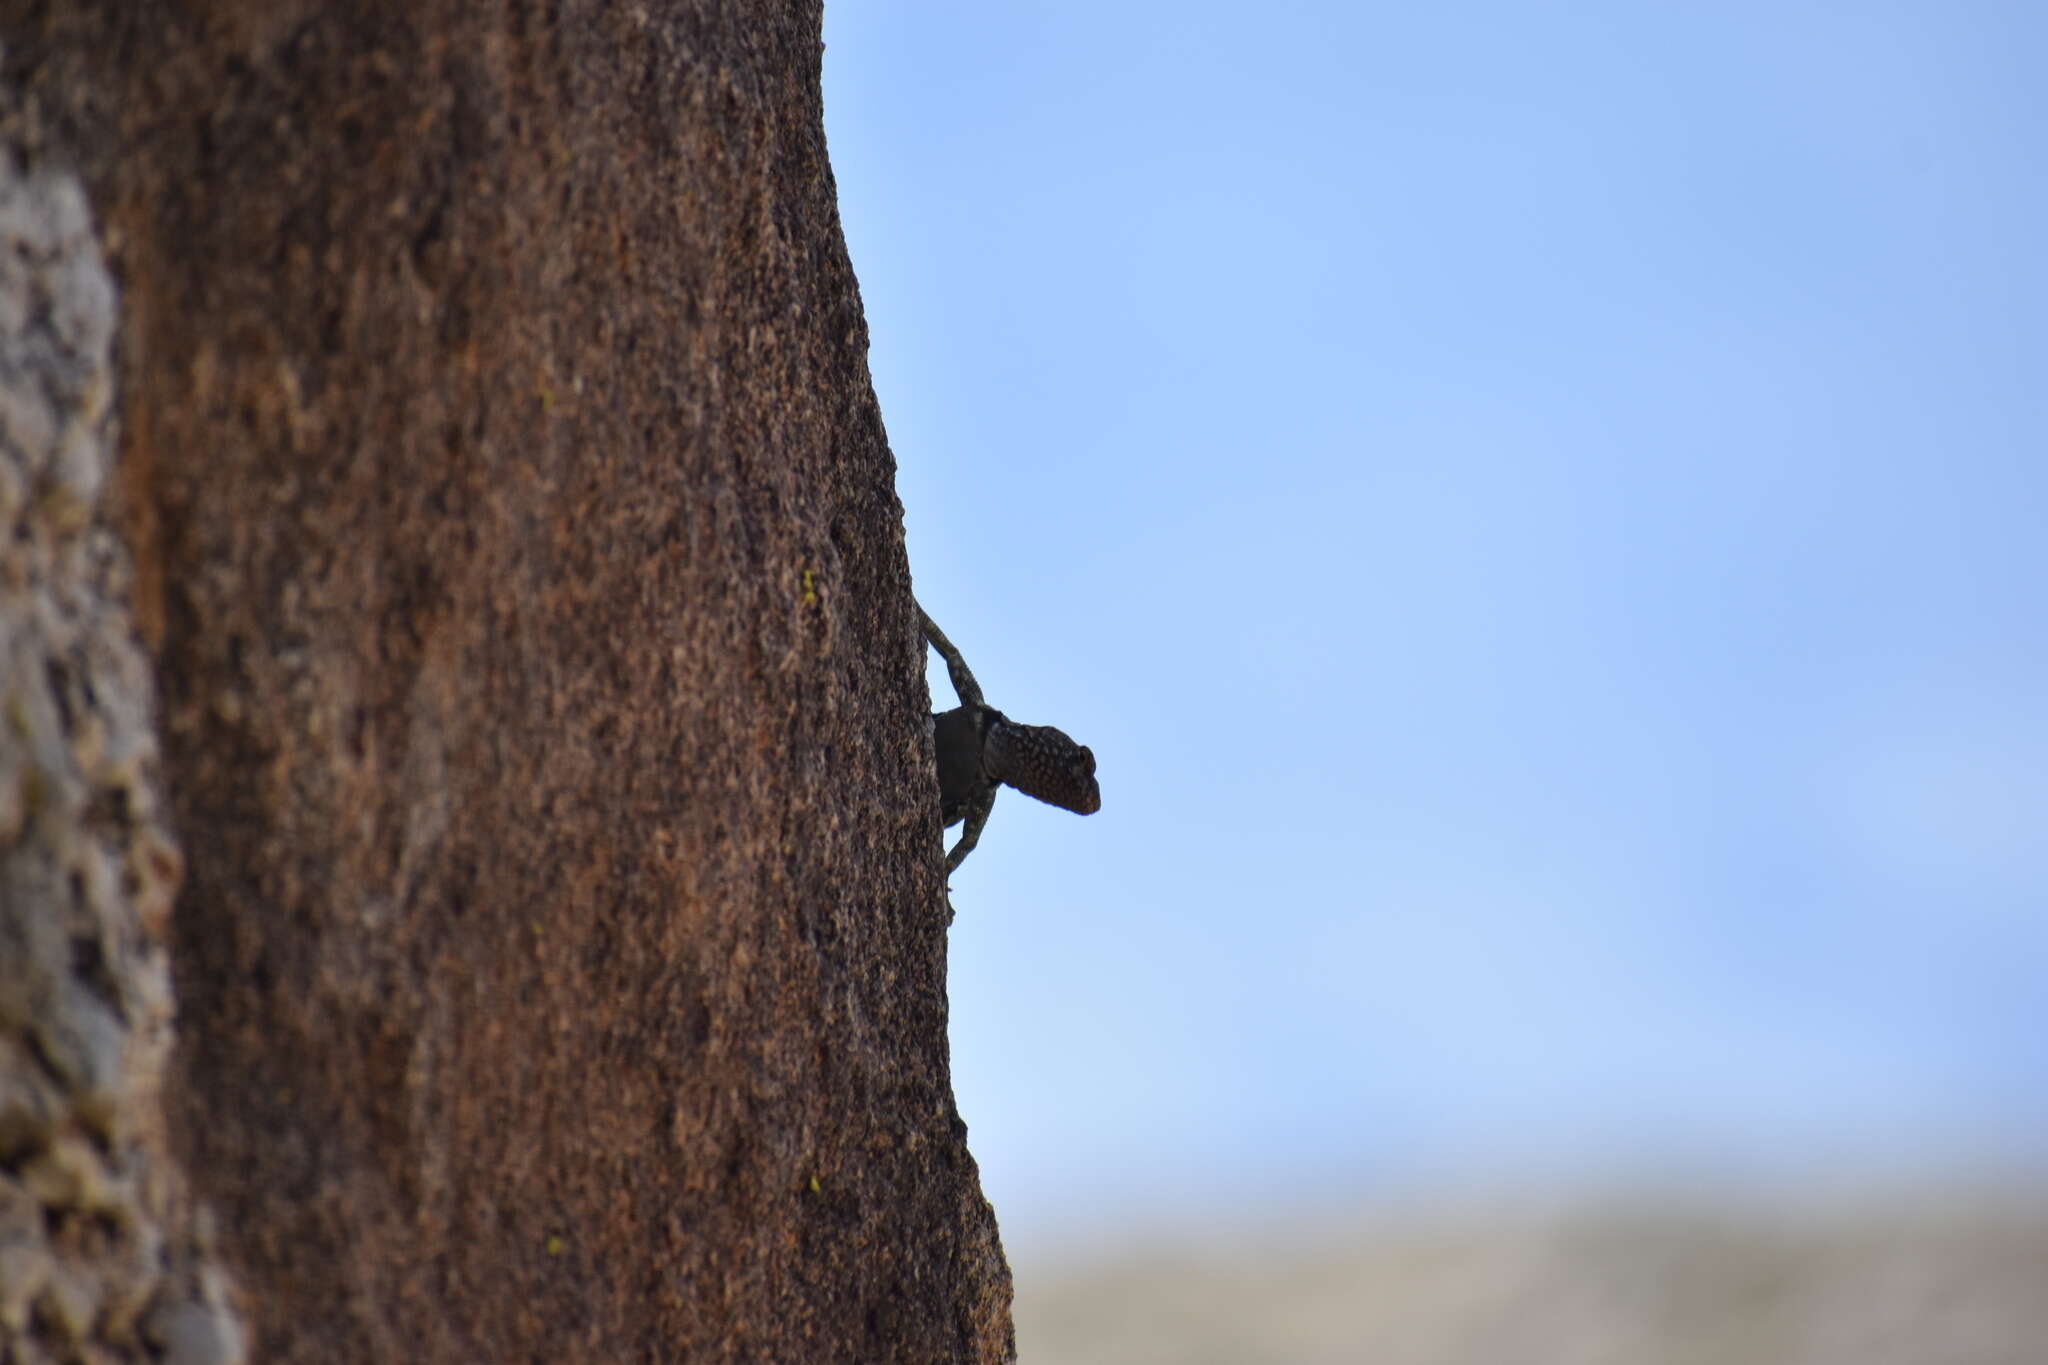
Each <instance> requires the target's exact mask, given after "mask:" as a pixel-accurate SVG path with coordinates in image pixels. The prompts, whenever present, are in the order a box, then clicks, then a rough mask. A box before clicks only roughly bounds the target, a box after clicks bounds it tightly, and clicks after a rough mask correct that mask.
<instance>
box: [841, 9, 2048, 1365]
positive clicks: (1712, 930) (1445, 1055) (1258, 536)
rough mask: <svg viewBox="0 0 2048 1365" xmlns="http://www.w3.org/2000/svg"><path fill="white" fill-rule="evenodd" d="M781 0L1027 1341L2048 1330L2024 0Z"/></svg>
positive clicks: (991, 1189)
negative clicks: (861, 344)
mask: <svg viewBox="0 0 2048 1365" xmlns="http://www.w3.org/2000/svg"><path fill="white" fill-rule="evenodd" d="M825 27H826V42H827V50H826V53H825V89H826V120H827V126H828V129H829V133H830V138H831V153H832V161H833V168H834V171H835V173H836V176H837V179H838V184H839V193H840V202H841V207H842V211H843V213H844V216H845V224H846V233H847V238H848V241H849V244H850V246H851V249H852V254H853V261H854V266H855V268H856V270H857V271H858V273H859V276H860V280H861V285H862V290H863V294H864V297H865V302H866V308H867V317H868V322H869V326H870V328H871V330H872V335H873V352H872V363H873V369H874V375H875V384H876V388H877V391H878V393H879V395H880V398H881V402H882V410H883V413H884V415H885V417H886V418H887V421H888V425H889V432H890V436H891V440H892V444H893V446H894V449H895V453H896V458H897V460H898V462H899V466H900V477H899V484H898V486H899V490H900V492H901V495H902V498H903V503H904V509H905V515H906V518H907V523H908V528H909V538H910V554H911V564H912V568H913V572H914V574H915V578H916V584H917V590H918V594H919V596H920V598H921V599H922V601H923V603H924V605H925V606H926V607H927V608H928V609H929V610H930V611H931V612H932V614H933V616H934V617H935V618H936V619H937V620H938V621H939V623H940V624H941V625H942V626H943V627H944V628H945V629H946V631H947V632H948V633H949V634H950V635H951V636H952V638H953V639H954V641H955V642H956V643H958V644H959V645H960V647H961V648H962V650H963V651H964V653H965V654H966V657H967V659H968V661H969V662H970V663H971V664H972V666H973V668H974V670H975V672H976V674H977V675H978V677H979V679H980V681H981V682H982V685H983V686H984V688H985V689H986V690H987V692H988V694H989V699H990V701H991V702H992V703H993V704H995V705H997V706H1000V707H1002V708H1003V709H1004V710H1006V711H1007V712H1008V713H1009V714H1010V715H1012V716H1013V717H1015V718H1016V719H1019V720H1024V721H1029V722H1034V723H1047V724H1056V725H1059V726H1060V727H1062V728H1064V729H1066V730H1067V731H1069V732H1070V733H1071V734H1073V735H1074V736H1075V737H1076V738H1078V739H1080V740H1082V741H1083V742H1085V743H1087V744H1089V745H1091V746H1092V747H1093V748H1094V750H1095V752H1096V755H1097V758H1098V761H1099V764H1100V776H1101V781H1102V790H1103V802H1104V804H1103V809H1102V812H1101V813H1100V814H1098V815H1096V816H1093V817H1090V818H1088V819H1086V820H1082V819H1078V818H1076V817H1074V816H1072V815H1070V814H1067V813H1065V812H1063V811H1059V810H1055V809H1052V808H1050V807H1047V806H1041V805H1038V804H1036V803H1034V802H1032V801H1031V800H1029V799H1028V798H1025V797H1023V796H1021V795H1019V794H1016V793H1007V794H1006V795H1005V796H1004V797H1003V799H1002V800H1001V801H999V802H998V804H997V808H996V811H995V814H994V816H993V818H992V820H991V822H990V825H989V829H988V832H987V834H986V836H985V837H984V839H983V842H982V844H981V847H980V849H979V850H978V851H977V852H976V853H975V854H974V856H973V857H972V858H970V859H969V860H968V861H967V863H966V864H965V866H964V867H963V868H962V869H961V870H960V871H959V873H958V874H956V875H955V876H954V878H953V883H952V884H953V902H954V905H955V907H956V909H957V910H958V912H959V918H958V920H957V921H956V922H955V924H954V925H953V928H952V931H951V973H952V976H951V999H952V1045H953V1065H954V1080H955V1085H956V1089H957V1093H958V1095H959V1099H960V1106H961V1110H962V1113H963V1115H964V1117H965V1118H966V1120H967V1122H968V1124H969V1126H970V1130H971V1134H970V1141H971V1144H972V1147H973V1150H974V1152H975V1155H976V1157H977V1158H978V1159H979V1161H980V1164H981V1172H982V1179H983V1183H984V1186H985V1188H986V1189H987V1191H988V1193H989V1195H990V1197H991V1199H992V1200H993V1201H994V1203H995V1206H996V1209H997V1213H998V1215H999V1218H1000V1220H1001V1224H1002V1227H1003V1232H1004V1237H1005V1241H1006V1243H1007V1245H1008V1247H1009V1249H1010V1252H1011V1255H1012V1260H1013V1262H1014V1263H1015V1265H1016V1267H1017V1287H1018V1316H1019V1323H1020V1334H1021V1335H1020V1343H1021V1348H1022V1353H1023V1359H1024V1361H1025V1362H1026V1363H1027V1365H1050V1362H1053V1361H1056V1360H1075V1361H1079V1360H1096V1359H1101V1360H1124V1361H1136V1360H1147V1359H1154V1358H1156V1359H1161V1360H1167V1359H1174V1360H1197V1359H1204V1360H1206V1359H1217V1360H1234V1361H1258V1360H1269V1359H1270V1360H1275V1361H1280V1360H1287V1361H1308V1360H1314V1361H1323V1360H1350V1359H1365V1358H1370V1359H1373V1360H1380V1361H1397V1360H1418V1361H1420V1360H1432V1361H1434V1360H1443V1361H1450V1360H1465V1359H1472V1360H1488V1361H1504V1360H1506V1361H1513V1360H1524V1359H1526V1360H1538V1359H1543V1360H1547V1359H1553V1358H1554V1359H1559V1360H1572V1361H1593V1360H1604V1359H1609V1358H1613V1359H1616V1360H1629V1361H1637V1362H1642V1361H1650V1360H1662V1359H1672V1360H1679V1359H1683V1360H1688V1361H1693V1360H1697V1361H1708V1360H1720V1359H1724V1358H1726V1359H1731V1360H1737V1359H1747V1360H1794V1359H1797V1360H1806V1359H1812V1360H1816V1361H1818V1360H1837V1359H1840V1360H1882V1359H1891V1358H1893V1357H1891V1356H1887V1355H1885V1354H1883V1352H1882V1351H1880V1350H1878V1349H1876V1347H1874V1346H1873V1345H1872V1343H1873V1342H1876V1341H1879V1340H1882V1341H1885V1342H1890V1343H1891V1344H1892V1346H1893V1347H1894V1348H1897V1349H1899V1350H1902V1351H1903V1352H1904V1354H1901V1355H1899V1356H1897V1358H1898V1359H1901V1360H1923V1361H1927V1360H1940V1361H1956V1360H1984V1361H1993V1360H2008V1359H2009V1360H2015V1361H2022V1360H2023V1361H2033V1362H2041V1361H2048V1304H2036V1303H2034V1302H2033V1300H2037V1299H2048V1295H2044V1294H2043V1293H2042V1291H2043V1290H2044V1289H2048V1199H2044V1198H2043V1191H2044V1190H2048V1181H2044V1175H2048V387H2044V383H2043V380H2044V376H2048V245H2044V244H2048V82H2044V81H2043V79H2042V77H2041V71H2042V56H2043V53H2044V52H2048V8H2044V7H2042V6H2039V5H2033V4H2025V3H2013V4H1997V3H1969V2H1968V0H1964V2H1962V3H1943V4H1930V3H1885V2H1884V0H1878V2H1877V3H1872V4H1864V5H1857V6H1845V5H1837V4H1818V3H1799V2H1795V3H1789V4H1788V3H1785V2H1784V0H1777V2H1776V3H1772V4H1769V5H1765V4H1760V3H1759V4H1749V3H1742V2H1741V0H1734V2H1733V3H1731V2H1730V0H1718V2H1717V3H1713V4H1683V3H1681V4H1643V3H1597V2H1595V3H1581V4H1574V5H1548V4H1515V3H1484V2H1483V0H1475V2H1474V3H1465V4H1451V5H1392V4H1386V5H1383V4H1377V3H1359V2H1358V0H1349V2H1343V0H1302V2H1301V3H1277V4H1273V5H1268V6H1263V7H1258V8H1256V9H1247V8H1246V7H1244V6H1241V5H1235V4H1230V5H1226V4H1221V3H1207V0H1174V3H1164V2H1163V0H1161V2H1157V3H1155V2H1154V0H1132V2H1129V3H1121V4H1112V5H1103V4H1098V3H1084V2H1083V0H1030V2H1025V0H1017V2H1015V3H1001V2H991V3H980V4H972V5H963V4H959V3H957V2H956V0H834V2H833V3H831V4H829V5H828V6H827V7H826V19H825ZM934 662H936V661H934ZM931 678H932V688H933V697H934V700H935V703H936V704H937V705H939V706H942V707H943V706H950V705H952V704H953V701H952V693H951V689H950V688H949V687H948V686H947V683H946V681H945V676H944V672H943V670H942V669H939V668H937V667H934V669H933V671H932V675H931ZM953 833H954V834H955V835H957V831H954V832H953ZM1902 1267H1903V1268H1902ZM1986 1267H1997V1268H1998V1269H1997V1273H1990V1272H1989V1271H1988V1270H1987V1269H1986ZM1290 1277H1291V1278H1290ZM1375 1277H1376V1278H1375ZM1431 1277H1435V1278H1431ZM1425 1284H1427V1285H1430V1286H1434V1288H1429V1289H1425V1288H1421V1287H1419V1286H1423V1285H1425ZM1148 1286H1149V1288H1148ZM1318 1295H1320V1296H1321V1297H1317V1296H1318ZM1303 1296H1307V1297H1303ZM2001 1296H2002V1297H2001ZM1537 1300H1540V1301H1541V1302H1543V1303H1546V1304H1550V1305H1553V1306H1555V1305H1557V1304H1558V1303H1560V1302H1562V1303H1564V1304H1565V1305H1566V1307H1568V1308H1569V1309H1571V1311H1572V1312H1574V1313H1578V1314H1579V1316H1578V1317H1574V1318H1570V1320H1569V1322H1567V1323H1565V1325H1560V1326H1557V1327H1556V1329H1555V1332H1554V1333H1550V1334H1549V1335H1546V1332H1549V1329H1548V1328H1540V1329H1539V1328H1538V1327H1536V1326H1534V1325H1533V1322H1532V1319H1531V1317H1530V1315H1529V1313H1528V1312H1527V1311H1526V1306H1527V1304H1528V1303H1530V1302H1532V1301H1537ZM1360 1302H1369V1303H1372V1304H1376V1305H1377V1308H1375V1309H1374V1310H1373V1313H1360V1312H1358V1311H1356V1310H1353V1311H1351V1315H1350V1317H1349V1318H1347V1317H1346V1316H1345V1313H1344V1312H1342V1311H1340V1312H1339V1313H1338V1315H1337V1318H1336V1319H1333V1322H1335V1324H1336V1326H1335V1328H1333V1331H1334V1332H1335V1335H1324V1336H1318V1335H1315V1334H1314V1333H1308V1335H1303V1333H1304V1332H1305V1331H1306V1330H1307V1329H1305V1328H1304V1327H1303V1324H1304V1323H1309V1322H1314V1321H1320V1319H1318V1318H1317V1317H1316V1313H1317V1311H1318V1310H1317V1309H1316V1308H1315V1307H1314V1305H1315V1304H1318V1303H1322V1304H1326V1305H1327V1304H1328V1303H1340V1304H1343V1303H1349V1304H1354V1305H1355V1304H1357V1303H1360ZM1813 1304H1821V1305H1823V1308H1825V1307H1826V1306H1828V1305H1832V1309H1831V1310H1830V1311H1835V1312H1837V1313H1838V1314H1839V1315H1842V1324H1845V1325H1842V1327H1841V1332H1839V1333H1837V1334H1836V1335H1833V1336H1830V1335H1829V1332H1828V1330H1824V1329H1823V1328H1820V1327H1815V1326H1813V1325H1812V1324H1813V1322H1815V1321H1819V1319H1815V1318H1813V1317H1812V1316H1811V1314H1810V1311H1809V1310H1811V1312H1822V1309H1813V1308H1812V1307H1811V1306H1812V1305H1813ZM1863 1304H1867V1305H1870V1306H1869V1307H1868V1308H1858V1307H1857V1305H1863ZM1176 1305H1178V1306H1176ZM1517 1305H1521V1307H1519V1308H1518V1307H1517ZM1729 1305H1735V1306H1736V1307H1734V1308H1729V1307H1728V1306H1729ZM1742 1305H1747V1307H1743V1306H1742ZM1759 1305H1769V1311H1765V1309H1764V1308H1763V1307H1759ZM1374 1313H1377V1314H1378V1316H1374ZM1773 1313H1775V1314H1777V1315H1778V1316H1777V1317H1773V1316H1771V1314H1773ZM1432 1314H1434V1315H1435V1316H1434V1317H1432V1316H1431V1315H1432ZM1688 1315H1691V1316H1688ZM1823 1316H1824V1314H1823ZM1410 1319H1413V1320H1414V1321H1412V1322H1411V1321H1410ZM1781 1319H1782V1321H1783V1322H1784V1323H1786V1324H1790V1325H1788V1326H1786V1327H1785V1328H1784V1330H1785V1331H1786V1332H1788V1333H1790V1334H1791V1335H1790V1336H1789V1337H1787V1338H1784V1339H1782V1340H1781V1339H1779V1338H1770V1339H1769V1340H1765V1339H1764V1338H1739V1339H1731V1340H1734V1342H1735V1344H1734V1345H1732V1346H1729V1345H1727V1342H1726V1341H1724V1340H1723V1338H1722V1337H1720V1336H1715V1335H1714V1334H1712V1333H1707V1334H1705V1336H1704V1337H1703V1335H1702V1332H1701V1331H1700V1330H1698V1329H1697V1326H1696V1323H1697V1321H1712V1322H1717V1323H1723V1324H1726V1323H1730V1322H1741V1323H1743V1324H1748V1325H1751V1326H1754V1325H1756V1324H1759V1323H1764V1324H1768V1323H1773V1322H1779V1321H1780V1320H1781ZM1226 1321H1227V1322H1229V1323H1232V1324H1236V1325H1237V1326H1238V1327H1241V1328H1242V1329H1243V1331H1242V1333H1241V1334H1239V1335H1237V1336H1232V1335H1230V1334H1228V1333H1224V1332H1223V1331H1222V1329H1221V1328H1219V1327H1218V1326H1217V1325H1216V1324H1217V1323H1218V1322H1226ZM1431 1321H1435V1322H1438V1323H1439V1327H1437V1328H1432V1327H1430V1326H1428V1325H1427V1323H1428V1322H1431ZM1561 1321H1562V1320H1561ZM1830 1321H1832V1320H1830ZM1901 1322H1902V1323H1904V1324H1905V1325H1904V1326H1903V1327H1898V1326H1897V1324H1898V1323H1901ZM1447 1323H1455V1324H1456V1327H1455V1330H1453V1328H1451V1327H1448V1326H1442V1324H1447ZM1630 1323H1633V1324H1635V1325H1634V1326H1628V1325H1627V1324H1630ZM1688 1323H1693V1324H1695V1326H1693V1327H1688V1326H1686V1324H1688ZM1347 1324H1348V1325H1347ZM2001 1324H2002V1325H2001ZM1489 1325H1491V1327H1489ZM1491 1328H1498V1329H1500V1332H1501V1333H1504V1334H1497V1335H1495V1336H1492V1337H1489V1336H1487V1335H1486V1332H1487V1331H1488V1330H1491ZM1894 1328H1896V1330H1894ZM1745 1330H1748V1328H1747V1327H1746V1328H1745ZM1756 1330H1757V1331H1764V1330H1766V1329H1765V1327H1756ZM1631 1332H1634V1333H1635V1335H1633V1336H1631V1335H1630V1333H1631ZM1176 1333H1179V1334H1181V1335H1180V1336H1178V1337H1177V1336H1176V1335H1175V1334H1176ZM1603 1333H1604V1335H1603ZM1916 1333H1917V1335H1916ZM1290 1334H1291V1335H1290ZM1844 1334H1846V1335H1844ZM1859 1334H1860V1335H1859ZM1944 1334H1946V1335H1944ZM1553 1337H1555V1339H1556V1340H1557V1341H1560V1342H1564V1343H1566V1344H1565V1345H1562V1346H1557V1347H1555V1348H1554V1353H1549V1352H1553V1347H1551V1346H1548V1345H1544V1344H1543V1343H1544V1342H1549V1341H1551V1340H1552V1338H1553ZM1707 1338H1711V1340H1707ZM1176 1340H1185V1341H1186V1342H1187V1343H1188V1344H1187V1345H1185V1346H1182V1347H1173V1346H1171V1345H1170V1343H1171V1342H1173V1341H1176ZM1788 1340H1790V1341H1794V1342H1795V1344H1796V1349H1795V1347H1794V1346H1787V1345H1786V1344H1785V1341H1788ZM1679 1341H1683V1342H1688V1343H1693V1344H1692V1345H1691V1346H1688V1347H1687V1348H1686V1349H1688V1350H1691V1351H1693V1352H1694V1353H1692V1354H1683V1353H1672V1354H1652V1353H1646V1348H1645V1346H1644V1343H1645V1342H1657V1343H1663V1346H1660V1347H1659V1349H1660V1350H1661V1349H1663V1348H1664V1346H1670V1344H1671V1343H1673V1342H1679ZM1703 1341H1704V1342H1705V1344H1700V1343H1702V1342H1703ZM1844 1342H1847V1343H1848V1344H1847V1345H1844V1344H1843V1343H1844ZM1162 1343H1168V1344H1167V1345H1162ZM1504 1343H1512V1349H1505V1350H1504V1349H1503V1344H1504ZM1724 1346H1726V1354H1714V1352H1715V1351H1717V1350H1721V1349H1722V1348H1723V1347H1724ZM1672 1349H1673V1350H1674V1351H1675V1350H1676V1347H1672ZM1155 1350H1156V1351H1157V1352H1159V1353H1158V1354H1146V1352H1147V1351H1155ZM1204 1352H1206V1354H1205V1353H1204Z"/></svg>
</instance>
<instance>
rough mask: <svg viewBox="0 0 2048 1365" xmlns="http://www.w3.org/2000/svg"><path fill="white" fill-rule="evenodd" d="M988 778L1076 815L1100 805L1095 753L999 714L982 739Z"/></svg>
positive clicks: (1060, 733) (1052, 731) (1062, 734)
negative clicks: (1096, 781)
mask: <svg viewBox="0 0 2048 1365" xmlns="http://www.w3.org/2000/svg"><path fill="white" fill-rule="evenodd" d="M982 744H983V750H982V752H983V759H984V762H985V763H986V765H987V771H988V774H989V776H991V777H993V778H995V779H996V780H997V781H998V782H1004V783H1007V784H1009V785H1010V786H1012V787H1015V788H1016V789H1017V790H1018V791H1020V792H1023V793H1024V794H1025V795H1026V796H1035V797H1037V798H1038V799H1039V800H1041V801H1044V802H1046V803H1047V804H1049V805H1054V806H1058V807H1060V808H1061V809H1062V810H1070V811H1073V812H1074V813H1075V814H1076V815H1093V814H1095V812H1096V811H1099V810H1101V809H1102V790H1101V788H1099V787H1098V786H1096V784H1095V754H1094V752H1093V751H1092V750H1090V749H1089V748H1088V746H1087V745H1085V744H1076V743H1074V741H1073V740H1072V739H1070V738H1068V736H1067V734H1066V732H1065V731H1063V730H1056V729H1054V728H1053V727H1052V726H1050V725H1019V724H1018V723H1017V722H1016V721H1013V720H1010V719H1009V718H1008V717H1005V716H1002V715H1001V714H1000V713H998V714H997V715H996V717H995V719H994V720H993V722H992V723H991V724H990V725H989V728H988V733H987V736H986V737H985V738H984V740H983V741H982Z"/></svg>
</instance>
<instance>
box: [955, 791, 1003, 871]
mask: <svg viewBox="0 0 2048 1365" xmlns="http://www.w3.org/2000/svg"><path fill="white" fill-rule="evenodd" d="M995 805H996V785H995V783H993V782H991V783H988V784H987V785H986V786H984V787H983V788H982V789H981V790H980V791H977V792H976V793H974V795H973V796H972V797H971V798H970V799H969V801H968V803H967V823H966V824H965V825H963V826H961V828H960V842H959V843H957V844H955V845H953V848H952V851H951V852H949V853H948V854H946V875H947V876H949V877H950V876H952V875H953V871H954V869H956V868H958V867H959V866H960V864H961V863H963V862H965V861H967V855H968V854H970V853H972V852H974V845H975V844H976V843H977V842H978V841H979V840H980V839H981V827H982V826H983V825H985V824H987V823H988V813H989V812H990V811H992V810H994V809H995Z"/></svg>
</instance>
